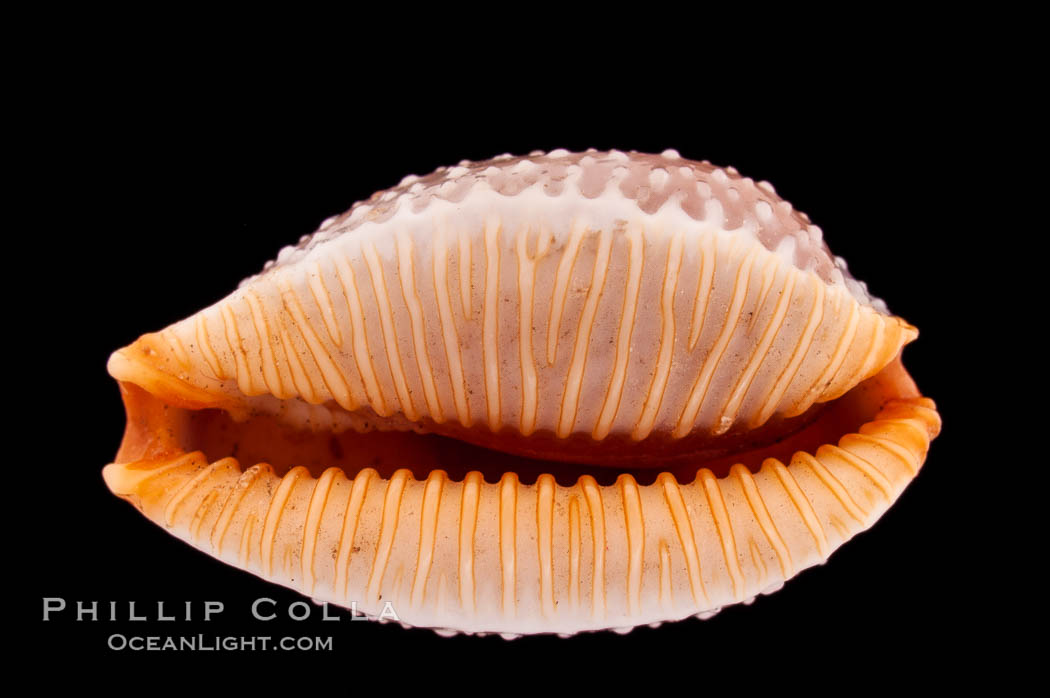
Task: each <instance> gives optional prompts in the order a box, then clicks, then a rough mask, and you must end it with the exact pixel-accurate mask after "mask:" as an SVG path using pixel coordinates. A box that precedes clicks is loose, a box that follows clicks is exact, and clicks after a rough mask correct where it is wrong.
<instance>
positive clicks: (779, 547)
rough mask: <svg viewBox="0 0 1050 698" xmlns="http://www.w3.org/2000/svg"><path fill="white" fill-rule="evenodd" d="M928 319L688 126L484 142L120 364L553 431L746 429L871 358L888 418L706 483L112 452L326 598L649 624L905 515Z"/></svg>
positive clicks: (138, 493) (558, 620)
mask: <svg viewBox="0 0 1050 698" xmlns="http://www.w3.org/2000/svg"><path fill="white" fill-rule="evenodd" d="M915 336H916V332H915V329H914V328H912V327H911V326H910V325H908V324H907V323H905V322H904V321H903V320H901V319H899V318H897V317H894V316H892V315H890V314H888V312H887V311H886V308H885V306H884V305H883V304H882V303H881V302H880V301H877V300H875V299H872V298H871V297H870V296H869V295H868V294H867V292H866V289H865V288H864V287H863V285H862V284H859V283H857V282H856V281H854V280H853V279H852V278H851V277H850V276H849V274H848V273H847V272H846V270H845V266H844V264H843V263H842V262H841V260H837V259H836V258H834V257H832V256H831V254H830V253H829V252H828V249H827V247H826V246H825V245H824V243H823V241H822V238H821V233H820V230H819V229H818V228H816V227H815V226H813V225H811V224H810V223H809V221H808V219H807V218H806V217H805V216H804V215H802V214H800V213H798V212H796V211H794V210H792V208H791V206H790V205H789V204H787V203H786V202H784V201H782V200H780V199H779V198H778V197H777V196H776V195H775V193H774V192H773V190H772V188H771V187H769V186H768V185H766V184H764V183H761V184H756V183H754V182H752V181H751V180H750V179H746V178H742V177H740V176H739V175H738V174H737V173H736V172H735V171H733V170H728V171H727V170H722V169H718V168H715V167H712V166H711V165H709V164H707V163H697V162H693V161H688V160H684V159H682V158H680V157H679V156H678V155H677V154H676V153H674V152H671V151H669V152H667V153H664V154H663V155H641V154H635V153H632V154H624V153H618V152H615V151H614V152H610V153H597V152H588V153H581V154H572V153H566V152H564V151H554V152H551V153H549V154H546V155H544V154H533V155H530V156H528V157H518V158H511V157H504V158H497V159H495V160H491V161H487V162H481V163H467V162H464V163H462V164H461V165H460V166H458V167H453V168H450V169H445V168H443V169H441V170H438V171H437V172H435V173H434V174H432V175H430V176H428V177H424V178H419V177H408V178H406V179H405V180H404V181H403V182H402V183H401V184H400V185H399V186H398V187H395V188H394V189H390V190H388V191H385V192H380V193H378V194H376V195H375V196H373V197H372V198H371V199H370V200H369V201H368V202H364V203H361V204H358V205H356V206H355V207H354V208H353V209H351V210H350V211H348V212H347V213H346V214H344V215H342V216H339V217H337V218H333V219H330V220H328V221H326V222H325V223H324V224H323V225H322V227H321V229H320V230H319V231H318V232H317V233H315V234H314V235H313V236H311V237H310V238H307V239H304V240H303V241H302V242H301V243H300V244H299V245H298V246H297V247H295V248H286V249H285V250H283V251H282V253H281V255H280V256H279V257H278V260H277V262H276V263H275V264H272V265H268V268H267V269H266V270H265V271H264V272H263V273H262V274H260V275H258V276H256V277H252V278H251V279H248V280H246V281H245V282H244V283H242V284H241V286H240V288H239V289H237V290H236V291H235V292H233V293H232V294H231V295H230V296H229V297H227V298H225V299H223V300H222V301H220V302H218V303H216V304H215V305H213V306H211V307H209V308H206V309H204V310H202V311H201V312H199V313H197V314H196V315H194V316H192V317H190V318H187V319H186V320H184V321H182V322H179V323H176V324H175V325H172V326H171V327H169V328H167V329H166V330H164V331H162V332H159V333H157V334H152V335H146V336H144V337H143V338H142V339H140V340H139V341H138V342H136V343H135V344H133V345H132V346H130V347H128V348H126V349H124V350H121V351H119V352H117V353H115V354H114V355H113V357H112V359H111V361H110V371H111V373H112V374H113V375H114V376H115V377H117V378H118V379H120V380H121V381H123V382H125V383H126V384H133V385H134V386H138V387H140V388H142V389H144V390H145V391H146V392H147V393H149V394H150V395H152V396H155V397H156V398H158V399H159V400H161V401H163V402H164V403H166V404H168V405H172V406H176V407H178V408H184V409H191V410H196V409H202V408H212V407H214V408H221V409H224V410H226V411H228V412H230V413H231V414H233V415H234V416H235V417H237V418H238V419H242V418H245V417H247V416H249V415H258V414H267V415H274V416H276V417H277V418H278V419H280V420H281V421H282V422H283V423H286V424H289V425H292V426H295V427H296V428H301V429H307V430H309V429H313V430H331V431H336V432H338V431H344V430H357V431H367V430H369V429H373V428H377V427H378V428H380V429H416V430H424V431H433V432H437V433H442V434H447V435H450V436H453V437H455V438H461V439H468V440H475V441H476V442H477V443H482V444H484V445H487V446H490V447H494V448H499V447H500V443H501V442H505V443H508V444H510V443H512V442H513V443H514V444H515V448H517V449H518V450H521V449H522V448H524V449H525V450H526V451H527V450H528V448H529V445H530V444H533V443H540V444H546V445H545V446H542V447H541V448H540V449H539V450H540V451H541V452H542V451H543V450H544V449H547V450H552V448H553V449H556V448H557V444H558V443H559V442H560V441H561V440H564V441H565V442H566V443H569V442H572V443H573V444H575V446H574V448H576V449H577V452H583V451H585V450H586V449H588V448H591V447H594V448H598V447H599V445H600V444H601V443H602V442H605V441H608V440H612V441H615V442H617V443H625V444H634V447H635V448H640V449H642V450H641V451H640V452H641V453H643V454H644V453H645V451H644V449H645V448H646V443H649V442H655V441H661V442H674V441H675V440H683V439H684V440H688V439H693V440H694V442H695V443H704V444H707V443H718V439H719V438H726V437H728V436H732V435H734V434H736V435H744V436H746V435H747V434H749V433H752V432H753V431H755V430H758V429H760V428H762V427H763V426H764V425H766V424H767V423H770V422H777V421H778V420H785V419H790V418H792V417H797V416H799V415H803V414H805V413H807V410H811V409H812V408H814V406H815V405H819V404H821V403H828V402H830V401H834V400H835V399H837V398H840V397H842V396H843V395H845V394H847V393H848V392H849V391H851V390H852V389H854V388H855V387H856V386H857V385H858V384H861V383H862V382H864V381H869V382H870V383H871V384H872V385H875V386H878V387H879V390H882V392H881V393H879V394H880V395H883V398H881V399H880V400H878V401H876V402H875V403H873V406H872V407H871V413H872V415H873V418H872V419H871V420H870V421H868V422H866V423H865V424H864V425H863V427H861V428H860V429H859V431H858V432H857V433H848V434H842V435H841V439H839V440H838V443H837V445H834V444H830V445H828V446H826V447H821V449H818V450H816V452H814V453H806V452H802V451H800V452H798V453H796V454H795V455H794V456H793V457H791V459H790V460H789V461H788V462H781V461H777V460H769V461H767V462H766V463H765V464H764V465H763V467H761V469H760V470H758V471H757V472H753V471H752V470H749V469H748V468H746V467H743V466H735V467H733V468H732V469H731V471H729V473H728V474H727V475H724V476H723V477H716V475H715V474H714V473H713V472H712V471H710V470H707V469H700V470H699V472H698V473H697V474H696V479H695V480H694V481H691V482H687V483H680V482H679V480H678V479H677V478H675V477H673V476H671V475H669V474H663V475H660V476H659V477H657V478H656V481H655V482H654V483H653V484H651V485H646V486H641V485H639V484H638V483H637V481H636V480H635V479H634V478H633V477H631V476H630V475H626V474H625V475H622V476H620V478H619V479H618V480H617V482H616V484H615V485H612V486H605V487H603V486H599V485H598V484H597V482H596V481H595V480H594V479H593V478H590V477H586V476H584V477H582V478H580V479H579V481H578V482H576V484H574V485H572V486H564V485H562V484H559V483H558V481H557V480H556V479H555V477H554V476H553V475H544V476H541V477H540V478H539V479H538V480H537V481H536V482H535V483H534V484H522V483H521V482H519V478H518V477H517V476H516V475H515V474H514V473H512V472H508V473H505V474H504V475H503V477H502V479H500V481H499V482H486V481H485V480H484V478H483V477H482V476H481V474H480V473H477V472H475V473H471V474H470V475H468V476H467V477H466V478H464V479H463V480H462V481H453V480H451V479H449V478H448V477H447V476H446V475H445V473H444V472H442V471H440V470H437V471H434V472H431V474H430V475H429V477H426V478H425V479H424V480H417V479H415V478H414V477H413V476H412V475H411V474H410V472H409V471H408V470H400V471H397V472H396V473H394V474H393V475H392V476H391V477H389V478H384V477H381V476H379V475H378V473H376V471H374V470H371V469H367V468H366V469H363V470H361V471H360V472H356V473H351V475H352V477H348V476H347V474H345V473H344V472H343V471H341V470H338V469H334V468H333V469H329V470H327V471H325V472H324V473H323V474H320V476H319V477H313V476H312V475H311V474H310V473H309V472H308V471H307V470H306V469H304V468H293V469H292V470H290V471H289V472H287V473H286V474H283V476H278V475H277V474H275V473H274V471H273V470H272V469H271V468H270V467H269V466H267V465H265V464H263V465H256V464H255V463H246V464H244V465H245V466H252V467H247V469H246V470H242V467H241V464H240V463H239V462H238V461H237V460H235V459H234V458H224V459H221V460H218V461H215V462H213V463H208V460H207V459H206V458H205V457H204V455H203V454H202V453H200V452H190V453H184V452H180V451H179V450H178V449H173V450H169V451H164V454H165V455H164V456H163V457H157V456H156V453H154V452H151V454H152V456H151V457H150V458H141V457H140V458H138V459H137V460H131V461H129V462H123V463H118V464H114V465H111V466H109V467H108V468H107V470H106V478H107V482H108V483H109V484H110V486H111V488H112V489H113V490H114V491H115V492H117V493H118V494H122V495H124V496H127V497H128V498H130V499H132V501H134V502H135V503H136V504H137V505H138V506H140V507H141V508H142V509H143V511H144V512H145V513H146V514H147V516H149V517H150V518H152V519H153V520H155V521H157V522H159V523H161V524H162V525H165V526H166V527H168V528H169V529H170V530H171V531H172V532H173V533H175V534H176V535H179V536H180V537H182V538H184V539H185V540H187V541H189V542H191V543H193V544H194V545H197V546H198V547H200V548H201V549H203V550H205V551H207V552H209V553H211V554H213V555H215V556H217V557H220V558H222V559H225V560H227V561H229V562H231V563H233V564H236V565H238V566H240V567H243V568H245V569H248V570H250V571H253V572H255V573H257V574H260V575H261V576H264V577H266V578H268V579H272V580H274V581H276V582H279V583H282V584H285V585H288V586H291V587H293V588H296V589H300V590H302V591H303V592H304V593H306V594H309V595H311V596H313V597H315V598H318V599H322V600H328V601H334V602H336V603H340V604H344V605H348V604H349V602H350V601H356V602H357V603H356V606H357V608H358V609H360V610H364V611H366V612H371V613H378V612H379V611H380V609H381V607H382V602H381V599H382V600H383V601H391V602H392V603H393V605H394V606H395V608H396V609H397V612H398V615H399V617H400V618H401V620H403V621H404V622H406V623H409V624H412V625H425V626H431V627H437V628H452V629H456V630H464V631H498V632H508V633H524V632H576V631H579V630H588V629H598V628H609V627H631V626H634V625H637V624H640V623H651V622H656V621H662V620H667V619H674V618H681V617H684V616H687V615H693V614H698V613H699V614H703V613H706V612H710V611H712V610H714V609H717V608H720V607H721V606H723V605H725V604H728V603H733V602H736V601H741V600H744V599H748V598H750V597H753V596H754V595H755V594H757V593H759V592H762V591H764V590H768V589H770V588H776V587H777V586H778V585H779V584H780V583H781V582H782V581H783V580H785V579H787V578H789V577H791V576H792V575H793V574H795V573H797V572H798V571H799V570H801V569H803V568H805V567H807V566H810V565H812V564H815V563H817V562H820V561H822V560H824V559H826V557H827V556H828V555H829V554H830V553H831V552H832V551H833V550H834V549H835V548H836V547H837V546H838V545H840V544H841V543H842V542H844V541H845V540H847V539H848V538H849V537H851V536H852V535H853V534H855V533H857V532H859V531H861V530H863V529H865V528H867V527H868V526H869V525H870V524H871V523H872V522H873V521H874V520H875V519H877V518H878V516H879V515H880V514H881V512H882V511H884V510H885V509H886V507H888V506H889V504H890V503H892V501H893V500H894V499H895V498H896V496H897V495H898V494H899V493H900V492H901V490H902V489H903V488H904V486H905V485H906V484H907V483H908V482H909V481H910V480H911V478H912V477H913V476H914V475H915V473H916V472H917V470H918V468H919V466H920V465H921V464H922V462H923V459H924V457H925V453H926V450H927V448H928V445H929V440H930V439H931V438H932V437H933V436H934V435H935V434H936V431H937V429H938V426H939V420H938V417H937V414H936V412H935V411H934V410H933V409H932V408H933V405H932V403H931V402H929V401H928V400H925V399H924V398H921V397H919V394H918V392H917V391H916V390H915V388H914V385H913V384H912V383H911V381H910V379H909V378H908V377H907V375H906V374H904V373H903V369H899V370H898V369H895V368H894V366H893V365H891V363H892V362H893V361H894V359H895V358H896V357H897V356H898V354H899V353H900V350H901V348H902V346H903V345H904V344H906V343H907V342H908V341H911V340H912V339H913V338H914V337H915ZM136 389H137V388H136ZM876 403H877V404H876ZM551 444H553V445H554V446H553V447H552V446H551ZM548 455H550V454H548ZM119 460H122V459H121V458H118V461H119ZM125 460H126V459H125ZM405 465H406V466H409V467H411V465H412V464H410V463H406V464H405ZM479 467H480V464H479ZM552 467H556V465H555V464H552ZM756 470H757V469H756Z"/></svg>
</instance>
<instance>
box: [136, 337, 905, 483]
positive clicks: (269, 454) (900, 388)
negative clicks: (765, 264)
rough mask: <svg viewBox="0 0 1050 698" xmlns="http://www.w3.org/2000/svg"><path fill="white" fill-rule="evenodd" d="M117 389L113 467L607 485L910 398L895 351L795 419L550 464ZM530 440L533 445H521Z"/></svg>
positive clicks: (793, 439) (782, 455)
mask: <svg viewBox="0 0 1050 698" xmlns="http://www.w3.org/2000/svg"><path fill="white" fill-rule="evenodd" d="M120 387H121V392H122V394H123V398H124V404H125V407H126V410H127V417H128V421H127V428H126V431H125V434H124V439H123V442H122V444H121V447H120V451H119V453H118V454H117V458H116V462H118V463H127V462H132V461H142V460H153V459H160V458H168V457H171V456H174V455H177V454H180V453H190V452H194V451H201V452H203V453H204V454H205V455H206V457H207V459H208V461H209V462H214V461H217V460H219V459H221V458H226V457H233V458H236V459H237V460H238V461H239V462H240V463H242V464H243V467H248V466H250V465H254V464H257V463H268V464H270V465H271V466H272V467H273V468H274V469H275V471H276V472H277V474H278V475H282V474H284V473H285V472H287V471H288V470H289V469H290V468H292V467H294V466H304V467H306V468H307V469H308V470H309V471H310V472H311V473H312V474H313V475H314V476H315V477H317V476H319V475H320V473H321V472H323V471H324V470H325V469H327V468H330V467H338V468H341V469H342V470H343V471H344V472H345V473H346V475H347V476H348V477H350V478H353V477H354V476H355V474H356V473H358V472H359V471H361V470H362V469H364V468H374V469H375V470H376V471H378V472H379V474H380V475H383V476H384V477H389V476H390V475H391V474H392V473H393V472H394V471H396V470H398V469H400V468H407V469H409V470H411V471H412V473H413V474H414V476H415V477H416V478H418V479H420V480H422V479H425V478H426V477H427V474H428V473H429V472H431V471H433V470H437V469H440V470H444V471H445V472H446V473H447V474H448V475H449V477H451V478H452V479H454V480H459V479H462V478H463V477H464V476H465V475H466V474H467V473H468V472H471V471H480V472H481V473H482V474H483V475H484V477H485V479H486V480H487V481H488V482H497V481H498V480H499V479H500V477H501V476H502V475H503V474H504V473H506V472H515V473H517V474H518V477H519V478H520V479H521V481H522V482H523V483H531V482H534V481H535V480H536V478H537V477H539V476H540V475H541V474H544V473H551V474H552V475H554V477H555V478H556V479H557V481H558V482H559V484H563V485H568V484H571V483H573V482H575V481H576V480H577V479H578V478H579V477H580V476H582V475H591V476H593V477H594V478H595V479H596V480H597V481H598V482H599V484H611V483H612V482H614V481H615V480H616V478H617V477H618V476H619V475H620V474H622V473H630V474H631V475H633V476H634V477H635V478H636V479H637V480H638V482H639V484H648V483H651V482H652V481H654V480H655V478H656V476H657V475H658V474H659V473H660V472H671V473H672V474H673V475H675V476H676V477H677V478H678V479H679V480H681V481H689V480H691V479H692V478H693V477H694V476H695V474H696V471H697V470H698V469H700V468H708V469H710V470H711V471H712V472H713V473H714V474H715V475H716V476H719V477H721V476H723V475H724V474H726V473H727V472H728V471H729V469H730V468H731V467H732V466H733V465H735V464H737V463H741V464H743V465H744V466H746V467H747V468H748V469H749V470H751V471H752V472H757V471H758V470H759V468H760V467H761V465H762V463H763V461H764V460H765V459H767V458H777V459H779V460H782V461H788V460H790V457H791V455H792V454H793V453H795V452H797V451H805V452H808V453H813V452H815V451H816V449H817V448H819V447H820V446H821V445H824V444H834V443H837V442H838V440H839V439H840V438H841V437H842V436H843V435H845V434H849V433H853V432H856V431H857V430H858V429H859V428H860V427H861V425H863V424H865V423H866V422H868V421H870V420H871V419H873V418H874V416H875V414H876V413H877V412H878V411H879V409H880V408H881V407H882V406H883V405H885V404H886V402H888V401H889V400H892V399H895V398H910V397H917V396H918V395H919V392H918V390H917V389H916V387H915V384H914V382H913V381H912V379H911V377H910V376H909V375H908V373H907V372H906V371H905V369H904V367H903V366H902V365H901V362H900V357H899V356H898V357H897V358H896V359H895V360H894V361H893V362H891V363H890V364H889V365H887V366H886V367H885V368H884V369H883V370H882V371H880V372H879V373H878V374H876V375H875V376H873V377H872V378H869V379H868V380H866V381H863V382H862V383H860V384H858V385H857V386H856V387H854V388H853V389H852V390H850V391H849V392H848V393H846V394H845V395H843V396H842V397H840V398H838V399H836V400H833V401H831V402H830V403H827V404H824V405H821V406H819V408H816V409H813V410H810V411H808V412H807V413H805V414H804V415H800V416H799V417H797V418H794V419H790V420H780V421H774V422H771V423H770V424H769V425H767V426H765V427H764V428H763V429H761V430H759V431H758V432H755V433H750V434H737V435H732V436H731V437H730V438H729V439H726V440H723V441H721V442H717V443H711V442H709V441H692V442H690V441H689V440H688V439H685V440H680V441H679V442H676V443H674V445H673V450H668V449H665V450H661V447H660V443H659V441H655V442H654V441H647V442H645V443H643V444H628V443H626V442H625V443H620V444H617V443H616V442H615V441H614V442H612V444H611V445H610V444H602V445H601V447H600V448H598V444H597V442H591V444H590V451H589V452H588V448H587V447H588V444H586V443H582V441H575V442H572V443H571V444H566V448H565V453H566V454H567V456H566V458H565V460H561V461H553V460H545V459H540V458H530V457H527V456H526V455H522V454H526V453H529V452H530V449H532V448H535V450H536V451H540V450H542V451H544V452H549V451H550V449H551V446H552V445H557V444H551V443H542V440H543V439H552V438H553V437H545V436H538V437H528V438H526V437H521V436H520V435H515V436H511V435H509V434H494V435H489V436H488V437H487V438H486V439H484V443H487V444H488V445H489V446H491V447H486V446H484V445H480V444H479V443H470V442H468V441H466V440H462V439H456V438H451V437H448V436H439V435H437V434H419V433H414V432H400V431H373V432H368V433H357V432H353V431H344V432H342V433H338V434H336V433H327V432H310V431H298V430H295V429H293V428H291V427H289V426H287V425H285V424H282V423H280V422H279V421H278V420H277V419H275V418H274V417H270V416H250V417H248V418H247V419H245V420H243V421H236V420H234V419H233V418H232V417H231V416H230V415H229V414H228V412H227V411H225V410H222V409H215V408H208V409H194V408H192V407H187V406H186V405H187V404H188V403H187V402H185V401H177V400H174V399H172V398H171V397H170V396H166V397H160V396H158V395H156V394H153V393H151V392H148V391H147V390H145V389H143V388H141V387H139V386H137V385H135V384H132V383H129V382H126V381H121V383H120ZM157 392H161V391H157ZM179 402H181V405H180V404H177V403H179ZM335 409H339V408H335ZM533 438H535V439H536V442H535V444H536V445H534V442H531V441H530V439H533ZM683 442H684V443H683ZM501 444H506V447H503V446H501ZM497 448H499V449H500V450H497ZM508 451H510V452H508ZM572 455H576V456H581V455H582V457H579V458H578V460H580V461H582V460H587V461H589V462H587V463H583V462H574V459H573V458H571V456H572Z"/></svg>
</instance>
